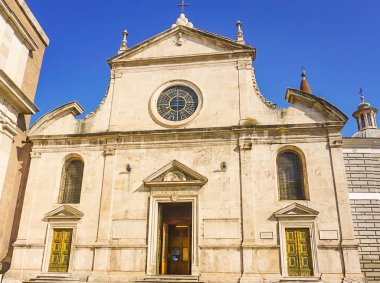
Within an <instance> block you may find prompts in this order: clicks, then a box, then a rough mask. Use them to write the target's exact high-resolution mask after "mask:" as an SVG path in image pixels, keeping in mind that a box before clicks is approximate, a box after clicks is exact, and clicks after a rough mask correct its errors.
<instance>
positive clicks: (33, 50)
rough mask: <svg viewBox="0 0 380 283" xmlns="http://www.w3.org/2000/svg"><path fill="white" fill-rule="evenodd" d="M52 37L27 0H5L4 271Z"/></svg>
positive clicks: (0, 160) (0, 66)
mask: <svg viewBox="0 0 380 283" xmlns="http://www.w3.org/2000/svg"><path fill="white" fill-rule="evenodd" d="M48 43H49V40H48V38H47V37H46V35H45V34H44V32H43V30H42V28H41V27H40V25H39V24H38V22H37V21H36V19H35V18H34V16H33V14H32V13H31V11H30V10H29V8H28V6H27V5H26V3H25V2H24V1H22V0H0V215H1V219H0V276H1V273H3V272H4V271H6V270H7V269H9V265H10V261H11V256H12V251H13V248H12V244H13V242H14V241H15V239H16V236H17V230H18V224H19V219H20V214H21V206H22V202H23V194H24V190H25V182H26V178H27V171H28V164H29V152H30V146H29V145H25V144H24V143H23V141H25V140H26V135H25V130H26V127H27V126H28V124H29V118H30V117H29V116H30V114H34V113H35V112H36V111H38V109H37V107H36V106H35V105H34V104H33V100H34V96H35V92H36V88H37V82H38V77H39V73H40V68H41V63H42V57H43V54H44V50H45V47H46V46H47V45H48Z"/></svg>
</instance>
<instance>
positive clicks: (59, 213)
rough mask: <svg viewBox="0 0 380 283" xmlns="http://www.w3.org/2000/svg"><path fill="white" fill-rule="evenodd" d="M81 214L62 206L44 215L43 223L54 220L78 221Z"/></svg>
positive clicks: (68, 206)
mask: <svg viewBox="0 0 380 283" xmlns="http://www.w3.org/2000/svg"><path fill="white" fill-rule="evenodd" d="M82 217H83V213H82V212H80V211H79V210H77V209H76V208H74V207H72V206H70V205H62V206H60V207H58V208H56V209H54V210H52V211H50V212H48V213H46V214H45V217H44V220H45V221H54V220H79V219H81V218H82Z"/></svg>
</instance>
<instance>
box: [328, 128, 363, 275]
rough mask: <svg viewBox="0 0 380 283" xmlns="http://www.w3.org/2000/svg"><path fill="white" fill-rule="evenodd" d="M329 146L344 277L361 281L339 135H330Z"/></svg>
mask: <svg viewBox="0 0 380 283" xmlns="http://www.w3.org/2000/svg"><path fill="white" fill-rule="evenodd" d="M329 145H330V157H331V165H332V174H333V179H334V187H335V195H336V203H337V209H338V213H339V222H340V233H341V251H342V259H343V264H344V266H343V267H344V275H345V277H347V278H351V279H357V280H363V275H362V274H361V270H360V263H359V256H358V243H357V241H356V239H355V235H354V229H353V224H352V216H351V207H350V200H349V197H348V190H347V181H346V176H345V170H344V160H343V153H342V137H341V136H340V134H330V135H329Z"/></svg>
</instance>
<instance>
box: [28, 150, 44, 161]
mask: <svg viewBox="0 0 380 283" xmlns="http://www.w3.org/2000/svg"><path fill="white" fill-rule="evenodd" d="M41 155H42V153H41V152H39V151H32V152H31V153H30V158H32V159H37V158H41Z"/></svg>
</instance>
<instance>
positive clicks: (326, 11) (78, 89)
mask: <svg viewBox="0 0 380 283" xmlns="http://www.w3.org/2000/svg"><path fill="white" fill-rule="evenodd" d="M26 2H27V4H28V5H29V7H30V9H31V10H32V12H33V13H34V15H35V16H36V18H37V19H38V21H39V22H40V24H41V26H42V27H43V29H44V30H45V32H46V34H47V35H48V37H49V38H50V45H49V47H48V48H47V49H46V52H45V57H44V62H43V65H42V70H41V74H40V81H39V85H38V89H37V94H36V100H35V103H36V105H37V106H38V107H39V109H40V112H39V113H37V114H36V115H35V116H34V117H33V118H32V122H34V121H36V120H37V119H38V118H39V117H41V115H43V114H46V113H47V112H49V111H51V110H53V109H54V108H56V107H59V106H60V105H62V104H65V103H67V102H69V101H73V100H76V101H78V102H79V103H80V104H81V105H82V106H83V107H84V109H85V113H84V115H85V114H88V113H90V112H91V111H93V110H94V109H95V108H96V107H97V105H98V104H99V103H100V102H101V100H102V99H103V97H104V95H105V92H106V89H107V85H108V80H109V77H110V69H109V66H108V64H107V62H106V60H107V59H108V58H111V57H112V56H114V55H116V54H117V51H118V48H119V46H120V43H121V39H122V35H121V33H122V31H123V30H124V29H127V30H128V32H129V35H128V47H133V46H134V45H136V44H138V43H139V42H141V41H143V40H145V39H147V38H150V37H152V36H154V35H156V34H158V33H160V32H162V31H164V30H166V29H168V28H170V26H171V25H172V24H173V23H174V22H175V21H176V19H177V18H178V16H179V13H180V7H178V6H177V4H178V3H180V2H181V1H180V0H64V1H61V0H26ZM186 2H187V3H188V4H189V7H186V9H185V14H186V17H187V18H188V19H189V20H190V21H191V22H192V23H193V24H194V26H195V27H197V28H200V29H203V30H206V31H209V32H212V33H216V34H219V35H222V36H226V37H229V38H232V39H235V37H236V26H235V23H236V21H237V20H240V21H242V22H243V32H244V38H245V41H246V43H247V44H249V45H251V46H254V47H256V48H257V58H256V60H255V61H254V63H253V66H254V68H255V70H256V78H257V80H258V84H259V87H260V90H261V92H262V93H263V95H264V96H265V98H267V99H268V100H270V101H272V102H274V103H276V104H277V105H278V106H279V107H281V108H282V107H289V106H290V105H289V104H288V103H287V102H286V101H285V92H286V89H287V88H288V87H291V88H299V85H300V80H301V76H300V75H301V71H302V67H304V68H305V69H306V72H307V79H308V82H309V85H310V87H311V90H312V92H313V94H315V95H317V96H320V97H323V98H324V99H326V100H327V101H329V102H330V103H332V104H334V105H335V106H337V107H338V108H339V109H341V110H342V111H343V112H344V113H345V114H346V115H347V116H348V117H350V119H349V121H348V123H347V125H346V126H345V128H344V130H343V132H342V133H343V135H344V136H351V135H352V134H353V133H355V132H356V131H357V127H356V122H355V120H354V119H353V118H352V116H351V114H352V113H353V112H354V111H355V109H356V107H357V105H358V103H359V102H360V97H359V88H363V93H364V95H365V99H366V101H368V102H370V103H371V105H372V106H374V107H380V100H379V95H380V0H334V1H331V0H287V1H285V0H240V1H231V0H207V1H205V0H187V1H186ZM126 107H127V106H126ZM128 107H130V106H128ZM378 122H379V119H378Z"/></svg>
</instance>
